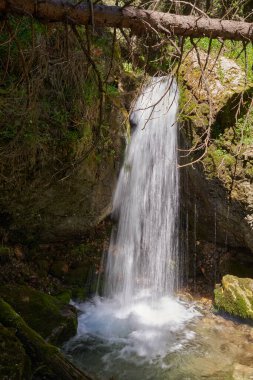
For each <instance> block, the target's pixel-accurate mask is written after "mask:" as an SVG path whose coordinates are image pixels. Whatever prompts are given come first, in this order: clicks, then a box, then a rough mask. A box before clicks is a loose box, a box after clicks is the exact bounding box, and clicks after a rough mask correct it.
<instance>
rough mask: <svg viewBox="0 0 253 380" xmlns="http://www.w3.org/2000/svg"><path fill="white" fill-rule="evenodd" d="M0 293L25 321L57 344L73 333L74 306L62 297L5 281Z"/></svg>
mask: <svg viewBox="0 0 253 380" xmlns="http://www.w3.org/2000/svg"><path fill="white" fill-rule="evenodd" d="M0 295H1V296H2V297H3V299H4V300H5V301H6V302H8V303H9V304H10V305H11V306H12V307H13V308H14V309H15V311H16V312H18V313H19V314H20V315H21V316H22V318H23V319H24V320H25V322H26V323H27V324H28V325H29V326H30V327H31V328H32V329H34V330H35V331H37V332H38V333H39V334H40V335H41V336H42V337H43V338H45V339H46V340H48V341H49V342H51V343H54V344H56V345H60V344H62V343H63V342H64V341H66V340H68V339H69V338H71V337H72V336H73V335H75V334H76V329H77V314H76V310H75V308H73V307H72V306H71V305H68V304H66V299H65V298H56V297H52V296H51V295H48V294H45V293H42V292H39V291H37V290H35V289H33V288H30V287H28V286H14V285H6V286H2V287H1V288H0Z"/></svg>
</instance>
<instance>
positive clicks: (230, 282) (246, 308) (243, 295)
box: [214, 275, 253, 319]
mask: <svg viewBox="0 0 253 380" xmlns="http://www.w3.org/2000/svg"><path fill="white" fill-rule="evenodd" d="M214 295H215V306H216V307H217V308H218V309H219V310H224V311H225V312H227V313H229V314H232V315H235V316H238V317H241V318H250V319H253V279H250V278H239V277H236V276H231V275H226V276H224V277H223V278H222V285H221V286H217V288H216V289H215V290H214Z"/></svg>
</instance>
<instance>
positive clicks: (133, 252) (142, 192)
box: [105, 77, 179, 304]
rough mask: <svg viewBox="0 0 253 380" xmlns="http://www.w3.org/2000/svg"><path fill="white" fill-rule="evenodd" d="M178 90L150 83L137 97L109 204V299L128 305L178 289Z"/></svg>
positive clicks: (170, 83)
mask: <svg viewBox="0 0 253 380" xmlns="http://www.w3.org/2000/svg"><path fill="white" fill-rule="evenodd" d="M177 107H178V96H177V86H176V82H175V80H174V79H172V78H170V77H156V78H153V79H152V80H150V82H149V84H148V85H147V86H146V87H145V88H144V90H143V91H142V93H141V95H140V96H139V97H138V99H137V101H136V103H135V105H134V109H133V112H132V114H131V116H130V122H131V125H132V126H133V133H132V136H131V142H130V144H129V146H128V147H127V151H126V156H125V160H124V164H123V167H122V169H121V172H120V176H119V180H118V184H117V188H116V191H115V195H114V200H113V215H114V216H115V217H116V218H117V220H118V226H117V230H116V231H114V232H113V234H112V237H111V243H110V248H109V255H108V261H107V268H106V289H105V293H106V295H107V296H109V297H113V296H117V297H119V298H120V299H121V301H122V303H123V304H124V303H125V304H127V303H129V302H130V301H131V300H133V299H134V298H135V297H136V296H137V295H138V294H140V293H142V294H143V293H144V292H148V293H149V294H150V295H151V296H152V297H153V298H156V297H157V296H159V297H160V296H163V295H169V294H172V293H173V291H174V290H175V288H176V287H177V285H178V280H179V273H178V262H179V252H178V232H177V224H178V169H177V124H176V114H177Z"/></svg>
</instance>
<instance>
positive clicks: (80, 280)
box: [65, 263, 90, 286]
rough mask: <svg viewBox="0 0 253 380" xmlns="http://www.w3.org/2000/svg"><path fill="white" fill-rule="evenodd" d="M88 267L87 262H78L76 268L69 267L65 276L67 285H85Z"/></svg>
mask: <svg viewBox="0 0 253 380" xmlns="http://www.w3.org/2000/svg"><path fill="white" fill-rule="evenodd" d="M89 270H90V267H89V265H88V264H83V263H80V266H79V267H77V268H71V269H70V270H69V273H67V275H66V277H65V282H66V283H67V284H68V285H76V286H85V285H86V282H87V278H88V274H89Z"/></svg>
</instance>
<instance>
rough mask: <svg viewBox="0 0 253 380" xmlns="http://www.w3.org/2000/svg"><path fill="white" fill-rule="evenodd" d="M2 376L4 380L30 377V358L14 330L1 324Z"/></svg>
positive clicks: (23, 379) (0, 359)
mask: <svg viewBox="0 0 253 380" xmlns="http://www.w3.org/2000/svg"><path fill="white" fill-rule="evenodd" d="M0 351H1V355H0V378H1V379H2V380H25V379H30V372H31V369H30V359H29V357H28V356H27V354H26V352H25V350H24V348H23V346H22V344H21V342H20V341H19V340H18V339H17V337H16V336H15V333H14V330H13V331H12V330H11V329H7V328H5V327H4V326H2V325H0Z"/></svg>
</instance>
